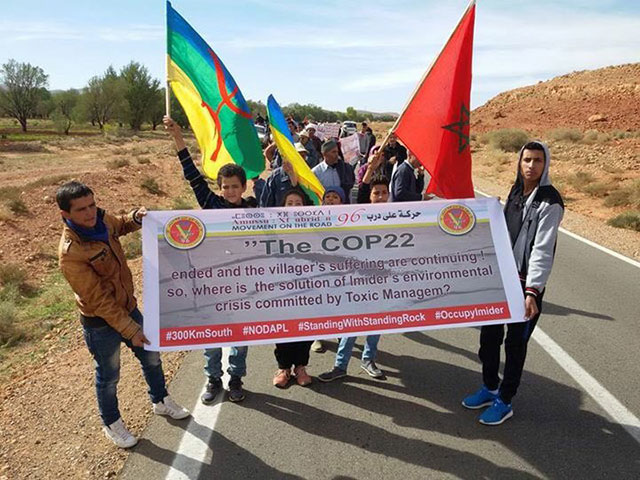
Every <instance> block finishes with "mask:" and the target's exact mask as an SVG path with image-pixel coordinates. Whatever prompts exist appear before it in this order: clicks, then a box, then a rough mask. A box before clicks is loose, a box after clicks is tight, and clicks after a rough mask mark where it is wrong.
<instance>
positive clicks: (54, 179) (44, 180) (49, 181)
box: [26, 173, 73, 188]
mask: <svg viewBox="0 0 640 480" xmlns="http://www.w3.org/2000/svg"><path fill="white" fill-rule="evenodd" d="M72 177H73V175H71V174H68V173H63V174H60V175H50V176H48V177H41V178H39V179H38V180H34V181H33V182H30V183H28V184H27V187H26V188H38V187H51V186H53V185H59V184H60V183H62V182H64V181H66V180H69V179H71V178H72Z"/></svg>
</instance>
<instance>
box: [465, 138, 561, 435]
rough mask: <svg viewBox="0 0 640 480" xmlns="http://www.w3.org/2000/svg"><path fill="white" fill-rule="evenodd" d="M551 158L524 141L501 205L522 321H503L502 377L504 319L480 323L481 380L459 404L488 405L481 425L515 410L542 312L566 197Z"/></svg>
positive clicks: (499, 420) (536, 145) (500, 420)
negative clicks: (551, 174)
mask: <svg viewBox="0 0 640 480" xmlns="http://www.w3.org/2000/svg"><path fill="white" fill-rule="evenodd" d="M550 160H551V155H550V153H549V149H548V148H547V146H546V145H545V144H544V143H542V142H530V143H527V144H526V145H525V146H524V147H522V149H521V150H520V155H519V158H518V167H517V174H516V181H515V183H514V184H513V186H512V187H511V191H510V192H509V197H508V199H507V204H506V205H505V208H504V215H505V218H506V221H507V228H508V230H509V236H510V238H511V245H512V247H513V255H514V258H515V261H516V267H517V269H518V272H519V274H520V282H521V286H522V290H523V292H524V295H525V321H524V322H520V323H510V324H508V325H507V337H506V340H505V341H504V349H505V354H506V360H505V367H504V375H503V379H502V382H500V377H499V376H498V370H499V367H500V346H501V345H502V342H503V339H504V325H487V326H483V327H482V329H481V332H480V351H479V356H480V360H481V361H482V380H483V385H482V388H480V390H478V391H477V392H475V393H474V394H472V395H469V396H468V397H466V398H465V399H464V400H463V401H462V405H463V406H464V407H466V408H470V409H480V408H483V407H487V406H488V407H489V408H488V409H487V410H485V411H484V412H483V413H482V415H480V417H479V421H480V423H482V424H484V425H500V424H501V423H503V422H504V421H506V420H508V419H509V418H511V417H512V416H513V408H512V406H511V401H512V399H513V397H514V396H515V395H516V392H517V390H518V386H519V385H520V379H521V377H522V371H523V369H524V362H525V358H526V355H527V343H528V341H529V338H531V334H532V333H533V330H534V328H535V327H536V324H537V322H538V319H539V318H540V312H541V310H542V297H543V295H544V292H545V286H546V284H547V280H548V279H549V275H550V273H551V267H552V266H553V257H554V253H555V249H556V239H557V236H558V229H559V227H560V222H561V221H562V217H563V214H564V203H563V201H562V197H561V196H560V193H558V191H557V190H556V189H555V188H554V187H553V185H551V180H550V179H549V163H550Z"/></svg>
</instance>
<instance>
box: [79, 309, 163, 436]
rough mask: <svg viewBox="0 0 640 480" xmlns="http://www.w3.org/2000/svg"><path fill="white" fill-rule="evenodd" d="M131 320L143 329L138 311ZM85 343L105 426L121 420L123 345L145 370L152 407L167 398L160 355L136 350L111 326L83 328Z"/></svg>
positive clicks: (136, 310) (132, 315)
mask: <svg viewBox="0 0 640 480" xmlns="http://www.w3.org/2000/svg"><path fill="white" fill-rule="evenodd" d="M129 316H130V317H131V318H133V319H134V320H135V321H136V322H137V323H139V324H140V325H141V326H142V321H143V319H142V314H141V313H140V310H138V309H137V308H136V309H134V310H133V311H132V312H131V313H130V314H129ZM83 330H84V341H85V342H86V344H87V347H88V348H89V352H91V355H93V360H94V363H95V367H96V396H97V398H98V409H99V410H100V417H102V422H103V423H104V424H105V425H111V424H112V423H113V422H115V421H116V420H118V419H119V418H120V411H119V410H118V397H117V392H118V380H120V343H122V342H124V344H125V345H126V346H127V347H129V348H130V349H131V351H132V352H133V353H134V355H135V356H136V358H137V359H138V360H139V361H140V365H141V366H142V373H143V374H144V379H145V380H146V381H147V385H148V386H149V390H148V392H149V396H150V397H151V401H152V402H153V403H158V402H160V401H162V399H164V397H166V396H167V395H168V394H167V388H166V385H165V383H164V372H163V371H162V362H161V361H160V353H159V352H150V351H147V350H145V349H144V348H141V347H134V346H133V345H132V344H131V340H127V339H125V338H123V337H122V335H120V334H119V333H118V332H117V331H116V330H114V329H113V328H111V327H110V326H109V325H105V326H104V327H97V328H92V327H83Z"/></svg>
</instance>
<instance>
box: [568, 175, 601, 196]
mask: <svg viewBox="0 0 640 480" xmlns="http://www.w3.org/2000/svg"><path fill="white" fill-rule="evenodd" d="M594 180H595V178H594V176H593V174H591V173H589V172H575V173H573V174H571V175H569V176H568V177H567V178H566V182H567V183H568V184H569V185H571V186H572V187H573V188H575V189H576V190H579V191H584V189H585V187H586V186H587V185H589V184H590V183H592V182H593V181H594Z"/></svg>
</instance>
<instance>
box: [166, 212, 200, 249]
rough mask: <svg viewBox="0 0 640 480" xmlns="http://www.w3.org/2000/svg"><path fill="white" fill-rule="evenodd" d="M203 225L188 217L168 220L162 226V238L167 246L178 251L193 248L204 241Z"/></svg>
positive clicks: (183, 216) (197, 220)
mask: <svg viewBox="0 0 640 480" xmlns="http://www.w3.org/2000/svg"><path fill="white" fill-rule="evenodd" d="M205 234H206V230H205V228H204V224H203V223H202V222H201V221H200V220H199V219H197V218H196V217H192V216H190V215H181V216H179V217H174V218H172V219H171V220H169V221H168V222H167V223H166V225H165V226H164V238H166V239H167V242H169V245H171V246H172V247H174V248H178V249H180V250H188V249H190V248H195V247H197V246H198V245H200V243H202V240H204V237H205Z"/></svg>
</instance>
